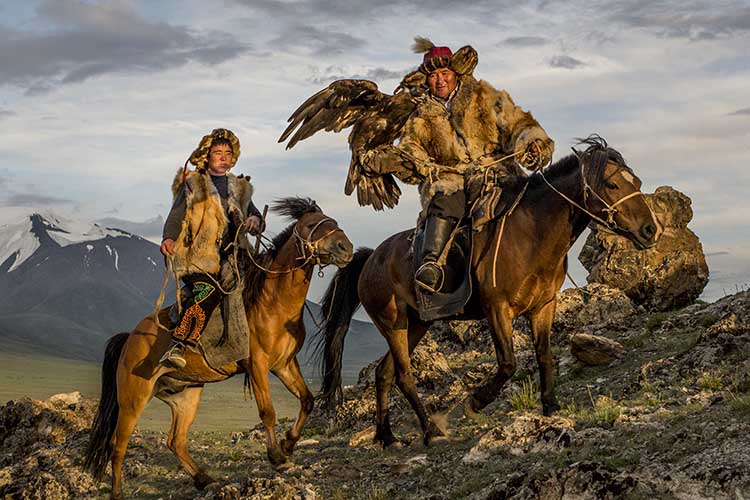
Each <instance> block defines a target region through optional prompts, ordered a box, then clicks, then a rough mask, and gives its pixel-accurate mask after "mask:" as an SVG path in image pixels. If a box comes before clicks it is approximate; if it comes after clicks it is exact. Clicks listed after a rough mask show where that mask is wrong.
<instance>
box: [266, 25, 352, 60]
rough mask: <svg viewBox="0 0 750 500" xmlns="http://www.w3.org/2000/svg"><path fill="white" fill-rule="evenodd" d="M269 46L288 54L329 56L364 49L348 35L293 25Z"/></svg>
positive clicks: (308, 26)
mask: <svg viewBox="0 0 750 500" xmlns="http://www.w3.org/2000/svg"><path fill="white" fill-rule="evenodd" d="M271 45H273V46H274V47H275V48H281V49H284V50H287V51H290V52H299V53H303V54H310V55H326V56H330V55H335V54H341V53H343V52H345V51H348V50H351V49H357V48H360V47H364V46H365V45H366V42H365V40H364V39H362V38H357V37H355V36H352V35H350V34H348V33H342V32H338V31H334V30H323V29H319V28H316V27H315V26H311V25H301V24H295V25H292V26H288V27H286V28H285V29H284V31H283V33H282V34H281V35H280V36H278V37H277V38H274V39H273V40H271Z"/></svg>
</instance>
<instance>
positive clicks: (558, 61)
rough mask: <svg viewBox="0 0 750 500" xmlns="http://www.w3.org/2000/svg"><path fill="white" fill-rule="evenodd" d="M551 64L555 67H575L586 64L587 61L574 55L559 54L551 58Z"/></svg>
mask: <svg viewBox="0 0 750 500" xmlns="http://www.w3.org/2000/svg"><path fill="white" fill-rule="evenodd" d="M549 65H550V66H552V67H553V68H565V69H575V68H578V67H580V66H586V63H585V62H583V61H580V60H578V59H576V58H574V57H570V56H566V55H557V56H554V57H552V59H550V60H549Z"/></svg>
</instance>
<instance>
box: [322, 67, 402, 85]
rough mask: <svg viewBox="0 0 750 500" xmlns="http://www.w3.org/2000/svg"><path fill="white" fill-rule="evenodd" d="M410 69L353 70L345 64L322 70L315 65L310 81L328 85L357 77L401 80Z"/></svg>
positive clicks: (360, 78) (375, 79) (361, 78)
mask: <svg viewBox="0 0 750 500" xmlns="http://www.w3.org/2000/svg"><path fill="white" fill-rule="evenodd" d="M409 71H410V70H407V69H404V70H397V71H393V70H389V69H386V68H369V69H367V70H363V69H360V70H352V69H347V68H346V67H344V66H328V67H327V68H325V69H323V70H322V71H321V70H320V69H319V68H317V67H314V68H313V70H312V75H311V76H310V78H308V81H309V82H311V83H315V84H318V85H321V84H324V85H328V84H329V83H331V82H332V81H334V80H344V79H356V80H372V81H375V82H379V81H383V80H401V79H402V78H403V77H404V76H405V75H406V74H407V73H408V72H409Z"/></svg>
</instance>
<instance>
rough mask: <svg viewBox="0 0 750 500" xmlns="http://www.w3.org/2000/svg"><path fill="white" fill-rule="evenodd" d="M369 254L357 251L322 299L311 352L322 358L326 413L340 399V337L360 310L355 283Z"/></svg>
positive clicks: (341, 340) (347, 329)
mask: <svg viewBox="0 0 750 500" xmlns="http://www.w3.org/2000/svg"><path fill="white" fill-rule="evenodd" d="M372 252H373V250H372V249H371V248H358V249H357V251H356V252H354V256H353V257H352V261H351V262H350V263H349V265H347V266H346V267H344V268H341V269H339V270H338V271H337V272H336V274H335V275H334V277H333V281H331V284H330V285H328V289H327V290H326V292H325V295H324V296H323V302H322V304H321V306H322V309H323V315H324V318H323V324H322V325H321V328H320V330H319V334H320V335H319V337H318V340H317V344H316V347H315V350H316V352H318V353H319V354H322V356H321V357H322V358H323V359H322V365H321V375H322V376H323V387H322V388H321V389H320V393H321V396H322V398H323V402H324V403H323V404H324V406H325V407H326V408H328V409H329V410H332V409H333V408H335V407H336V404H337V403H339V402H340V401H341V400H342V399H343V393H342V391H341V359H342V357H343V356H344V337H345V336H346V333H347V332H348V331H349V324H350V323H351V321H352V316H354V313H355V312H356V311H357V309H359V306H360V302H359V294H358V292H357V283H358V282H359V276H360V274H362V268H363V267H364V266H365V262H367V259H369V258H370V255H372Z"/></svg>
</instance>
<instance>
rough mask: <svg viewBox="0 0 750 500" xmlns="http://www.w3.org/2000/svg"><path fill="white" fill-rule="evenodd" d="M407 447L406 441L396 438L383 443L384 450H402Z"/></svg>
mask: <svg viewBox="0 0 750 500" xmlns="http://www.w3.org/2000/svg"><path fill="white" fill-rule="evenodd" d="M405 447H406V443H404V442H403V441H400V440H398V439H394V440H393V441H391V443H390V444H387V445H386V444H385V443H383V449H384V450H400V449H403V448H405Z"/></svg>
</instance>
